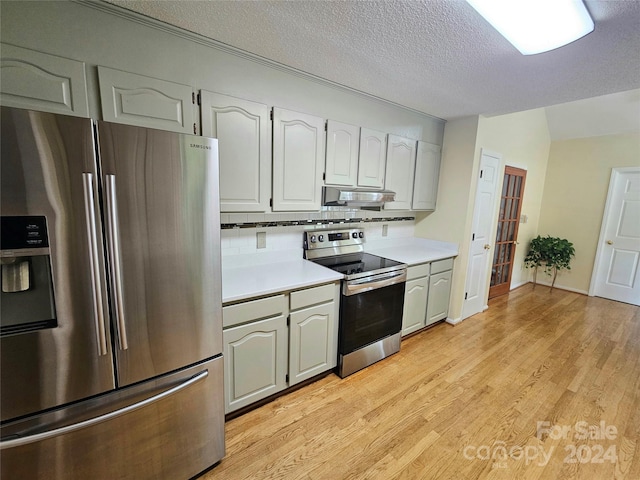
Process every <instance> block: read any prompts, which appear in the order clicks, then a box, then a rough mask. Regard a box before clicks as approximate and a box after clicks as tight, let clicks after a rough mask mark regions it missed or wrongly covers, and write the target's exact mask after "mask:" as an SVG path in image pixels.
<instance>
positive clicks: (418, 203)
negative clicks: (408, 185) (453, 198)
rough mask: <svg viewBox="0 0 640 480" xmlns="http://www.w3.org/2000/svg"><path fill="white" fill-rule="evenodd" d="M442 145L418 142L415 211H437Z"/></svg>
mask: <svg viewBox="0 0 640 480" xmlns="http://www.w3.org/2000/svg"><path fill="white" fill-rule="evenodd" d="M440 152H441V147H440V145H434V144H433V143H427V142H418V152H417V154H416V175H415V180H414V183H413V203H412V205H411V208H412V209H413V210H435V208H436V199H437V197H438V179H439V176H440Z"/></svg>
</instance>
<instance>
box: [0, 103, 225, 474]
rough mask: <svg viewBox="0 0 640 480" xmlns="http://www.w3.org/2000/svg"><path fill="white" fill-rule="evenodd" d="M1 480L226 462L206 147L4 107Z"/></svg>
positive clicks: (174, 470)
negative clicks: (224, 460) (221, 460)
mask: <svg viewBox="0 0 640 480" xmlns="http://www.w3.org/2000/svg"><path fill="white" fill-rule="evenodd" d="M1 110H2V112H1V113H2V118H1V130H2V140H1V142H2V143H1V149H2V152H1V168H0V178H1V185H0V188H1V190H0V214H1V217H2V225H1V230H0V240H1V243H2V248H1V252H0V255H1V256H0V263H1V269H2V291H1V297H0V309H1V311H0V369H1V370H0V414H1V417H2V418H1V421H2V423H1V424H0V437H1V438H0V468H1V470H0V477H1V478H3V479H4V478H6V479H47V480H51V479H65V480H69V479H82V480H86V479H110V480H111V479H116V478H117V479H136V480H140V479H171V480H177V479H188V478H190V477H192V476H194V475H197V474H198V473H200V472H202V471H203V470H205V469H207V468H208V467H210V466H212V465H214V464H215V463H217V462H218V461H219V460H220V459H221V458H222V457H223V455H224V397H223V391H222V390H223V367H222V308H221V278H220V275H221V273H220V214H219V199H218V146H217V140H215V139H211V138H206V137H198V136H192V135H183V134H177V133H172V132H165V131H159V130H151V129H145V128H138V127H132V126H126V125H120V124H114V123H107V122H100V121H99V122H93V121H91V120H90V119H85V118H78V117H68V116H61V115H53V114H48V113H41V112H31V111H27V110H19V109H10V108H5V107H2V109H1Z"/></svg>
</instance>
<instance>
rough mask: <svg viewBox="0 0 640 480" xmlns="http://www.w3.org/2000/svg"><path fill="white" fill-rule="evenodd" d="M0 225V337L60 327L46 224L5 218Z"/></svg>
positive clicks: (26, 218)
mask: <svg viewBox="0 0 640 480" xmlns="http://www.w3.org/2000/svg"><path fill="white" fill-rule="evenodd" d="M1 222H2V223H1V225H0V268H1V270H2V272H1V273H2V278H1V283H2V288H1V289H0V290H1V293H0V335H2V336H5V335H13V334H18V333H23V332H29V331H33V330H39V329H43V328H52V327H56V326H57V320H56V313H55V302H54V296H53V280H52V277H51V256H50V251H49V236H48V232H47V221H46V218H45V217H44V216H11V217H10V216H3V217H1Z"/></svg>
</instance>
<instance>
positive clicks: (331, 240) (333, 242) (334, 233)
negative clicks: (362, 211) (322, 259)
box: [304, 228, 364, 250]
mask: <svg viewBox="0 0 640 480" xmlns="http://www.w3.org/2000/svg"><path fill="white" fill-rule="evenodd" d="M363 243H364V230H363V229H361V228H350V229H343V230H316V231H309V232H304V249H305V250H314V249H318V248H337V247H345V246H351V245H362V244H363Z"/></svg>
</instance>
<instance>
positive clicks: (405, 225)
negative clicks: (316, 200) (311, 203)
mask: <svg viewBox="0 0 640 480" xmlns="http://www.w3.org/2000/svg"><path fill="white" fill-rule="evenodd" d="M221 223H222V230H221V240H222V242H221V247H222V256H223V257H225V256H231V255H243V254H255V253H265V254H266V253H273V252H282V251H291V252H295V251H296V250H299V252H297V254H299V256H300V257H301V256H302V233H303V232H304V231H307V230H329V229H336V228H341V227H344V228H350V227H353V228H364V229H365V241H366V240H367V239H370V240H372V241H373V240H378V239H381V238H382V237H383V233H386V235H385V237H388V238H398V237H413V235H414V225H415V218H414V216H413V212H402V211H399V212H395V211H394V212H389V211H381V212H373V211H365V210H358V211H353V210H350V211H340V210H332V211H322V212H312V213H307V212H303V213H276V214H274V213H269V214H254V213H249V214H246V213H245V214H239V213H230V214H225V213H223V214H221ZM258 233H260V235H258ZM294 254H296V253H294ZM297 254H296V255H297Z"/></svg>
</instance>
